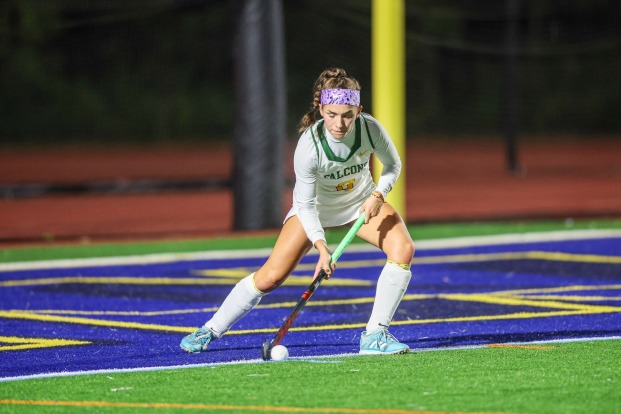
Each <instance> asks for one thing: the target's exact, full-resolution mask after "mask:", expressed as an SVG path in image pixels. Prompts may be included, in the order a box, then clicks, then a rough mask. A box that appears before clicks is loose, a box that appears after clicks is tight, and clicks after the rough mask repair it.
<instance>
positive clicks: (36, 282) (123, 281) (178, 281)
mask: <svg viewBox="0 0 621 414" xmlns="http://www.w3.org/2000/svg"><path fill="white" fill-rule="evenodd" d="M312 280H313V278H312V277H311V276H308V277H305V276H293V277H290V278H289V279H287V281H286V282H285V284H288V285H299V286H307V285H310V283H311V282H312ZM236 282H237V280H236V279H231V278H222V279H213V278H209V279H202V278H191V277H185V278H172V277H126V276H119V277H109V276H102V277H98V276H65V277H47V278H41V279H25V280H6V281H2V282H0V287H17V286H41V285H60V284H69V283H80V284H93V285H101V284H105V285H108V284H118V285H164V286H166V285H194V286H197V285H232V284H235V283H236ZM372 284H373V282H370V281H367V280H360V279H342V278H341V279H339V278H334V280H330V286H333V287H334V286H370V285H372Z"/></svg>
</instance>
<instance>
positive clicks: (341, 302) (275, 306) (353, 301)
mask: <svg viewBox="0 0 621 414" xmlns="http://www.w3.org/2000/svg"><path fill="white" fill-rule="evenodd" d="M435 297H437V295H435V294H433V295H426V294H409V295H405V296H403V300H421V299H432V298H435ZM374 301H375V298H374V297H364V298H353V299H333V300H316V301H313V302H308V303H307V304H306V306H334V305H360V304H365V303H373V302H374ZM296 304H297V302H278V303H270V304H266V305H257V306H256V307H255V309H280V308H292V307H294V306H295V305H296ZM217 310H218V307H217V306H214V307H211V308H199V309H171V310H167V311H148V312H140V311H76V310H70V309H37V310H21V309H14V310H11V311H9V312H27V313H34V314H39V315H87V316H162V315H178V314H186V313H207V312H215V311H217Z"/></svg>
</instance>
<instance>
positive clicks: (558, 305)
mask: <svg viewBox="0 0 621 414" xmlns="http://www.w3.org/2000/svg"><path fill="white" fill-rule="evenodd" d="M438 297H439V298H441V299H447V300H456V301H461V302H479V303H491V304H494V305H510V306H533V307H537V308H553V309H575V310H586V311H594V312H600V311H603V312H619V311H621V308H619V307H615V306H599V305H584V304H573V303H566V302H556V301H543V300H529V299H522V298H520V297H517V296H500V295H489V294H479V293H477V294H469V293H468V294H462V293H449V294H440V295H438Z"/></svg>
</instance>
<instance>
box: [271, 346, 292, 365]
mask: <svg viewBox="0 0 621 414" xmlns="http://www.w3.org/2000/svg"><path fill="white" fill-rule="evenodd" d="M271 356H272V359H273V360H274V361H282V360H283V359H287V358H288V357H289V350H288V349H287V347H285V346H283V345H276V346H275V347H274V348H272V351H271Z"/></svg>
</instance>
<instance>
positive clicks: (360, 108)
mask: <svg viewBox="0 0 621 414" xmlns="http://www.w3.org/2000/svg"><path fill="white" fill-rule="evenodd" d="M361 113H362V105H360V106H359V107H358V113H357V114H356V116H360V114H361Z"/></svg>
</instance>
